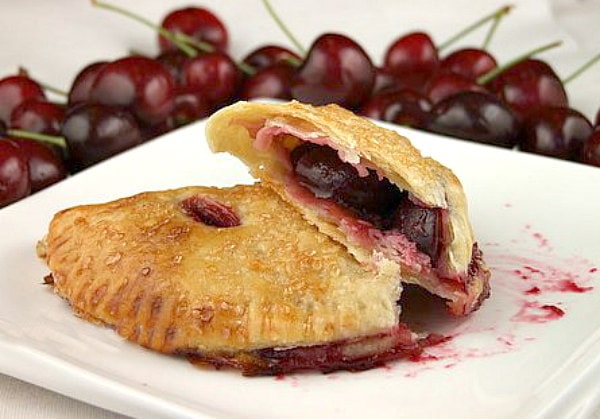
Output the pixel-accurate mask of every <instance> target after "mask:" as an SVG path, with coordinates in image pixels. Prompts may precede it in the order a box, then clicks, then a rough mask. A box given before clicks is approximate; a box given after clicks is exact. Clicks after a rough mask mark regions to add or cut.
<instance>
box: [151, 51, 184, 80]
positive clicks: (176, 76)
mask: <svg viewBox="0 0 600 419" xmlns="http://www.w3.org/2000/svg"><path fill="white" fill-rule="evenodd" d="M189 59H190V57H188V56H187V55H185V54H184V53H183V52H181V51H166V52H163V53H161V54H159V55H158V56H157V57H156V61H158V62H159V63H161V64H162V65H164V66H165V67H166V69H167V70H169V73H171V76H173V80H174V81H175V86H183V85H185V78H184V76H183V67H184V66H185V63H186V62H187V61H188V60H189Z"/></svg>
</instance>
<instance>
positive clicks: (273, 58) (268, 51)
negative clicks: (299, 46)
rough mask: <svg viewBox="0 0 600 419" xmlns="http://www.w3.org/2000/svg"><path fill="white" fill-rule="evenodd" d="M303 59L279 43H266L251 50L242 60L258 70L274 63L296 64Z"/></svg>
mask: <svg viewBox="0 0 600 419" xmlns="http://www.w3.org/2000/svg"><path fill="white" fill-rule="evenodd" d="M301 61H302V59H301V58H300V56H299V55H298V54H296V53H295V52H293V51H290V50H289V49H287V48H285V47H280V46H277V45H265V46H263V47H260V48H257V49H255V50H254V51H252V52H250V53H249V54H248V55H247V56H246V57H245V58H244V59H243V60H242V62H243V63H244V64H246V65H249V66H250V67H252V68H253V69H254V70H256V71H258V70H261V69H263V68H265V67H270V66H272V65H273V64H287V65H291V66H294V64H293V63H299V62H301Z"/></svg>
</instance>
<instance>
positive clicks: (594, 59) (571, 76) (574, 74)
mask: <svg viewBox="0 0 600 419" xmlns="http://www.w3.org/2000/svg"><path fill="white" fill-rule="evenodd" d="M598 61H600V53H599V54H597V55H595V56H593V57H592V58H591V59H590V60H588V61H587V62H586V63H584V64H583V65H582V66H581V67H579V68H578V69H577V70H575V71H574V72H572V73H571V74H569V75H568V76H567V77H565V78H564V79H562V84H567V83H569V82H570V81H572V80H573V79H576V78H577V77H579V75H580V74H581V73H583V72H584V71H586V70H587V69H588V68H590V67H591V66H593V65H594V64H596V63H597V62H598Z"/></svg>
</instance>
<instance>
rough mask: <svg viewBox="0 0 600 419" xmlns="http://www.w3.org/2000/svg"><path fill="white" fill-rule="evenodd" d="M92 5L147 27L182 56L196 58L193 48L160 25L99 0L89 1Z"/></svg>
mask: <svg viewBox="0 0 600 419" xmlns="http://www.w3.org/2000/svg"><path fill="white" fill-rule="evenodd" d="M91 2H92V5H93V6H94V7H97V8H99V9H105V10H110V11H112V12H116V13H118V14H120V15H123V16H126V17H128V18H130V19H133V20H136V21H138V22H139V23H141V24H143V25H145V26H148V27H149V28H152V29H154V30H155V31H157V32H158V33H159V34H161V35H162V36H164V37H165V38H167V39H168V40H169V41H171V42H173V43H174V44H175V45H177V48H179V49H180V50H181V51H182V52H183V53H184V54H186V55H187V56H188V57H195V56H196V50H194V48H192V47H191V46H189V45H187V44H185V43H183V42H181V41H180V40H179V39H178V38H177V36H175V35H174V34H173V33H172V32H171V31H168V30H166V29H165V28H163V27H162V26H160V25H156V24H155V23H153V22H151V21H150V20H148V19H146V18H144V17H142V16H140V15H138V14H136V13H132V12H130V11H129V10H127V9H124V8H122V7H119V6H116V5H114V4H110V3H106V2H103V1H100V0H91Z"/></svg>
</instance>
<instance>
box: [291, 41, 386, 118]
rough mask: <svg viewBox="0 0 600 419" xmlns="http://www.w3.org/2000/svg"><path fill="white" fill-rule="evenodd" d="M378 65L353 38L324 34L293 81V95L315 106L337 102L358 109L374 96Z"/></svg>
mask: <svg viewBox="0 0 600 419" xmlns="http://www.w3.org/2000/svg"><path fill="white" fill-rule="evenodd" d="M374 81H375V68H374V67H373V64H372V63H371V59H370V58H369V56H368V55H367V53H366V52H365V51H364V50H363V49H362V48H361V46H360V45H358V44H357V43H356V42H354V41H353V40H351V39H350V38H348V37H346V36H343V35H338V34H332V33H328V34H324V35H321V36H320V37H319V38H317V39H316V40H315V42H314V43H313V44H312V46H311V47H310V49H309V51H308V55H307V56H306V59H305V61H304V63H303V64H302V66H301V67H300V68H299V69H298V72H297V73H296V76H295V77H294V81H293V83H292V90H291V91H292V97H293V98H294V99H297V100H299V101H300V102H305V103H310V104H313V105H325V104H328V103H337V104H338V105H340V106H343V107H346V108H350V109H355V108H357V107H359V106H360V105H362V104H363V103H364V102H365V101H366V100H367V98H368V97H369V96H370V95H371V90H372V89H373V83H374Z"/></svg>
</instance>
